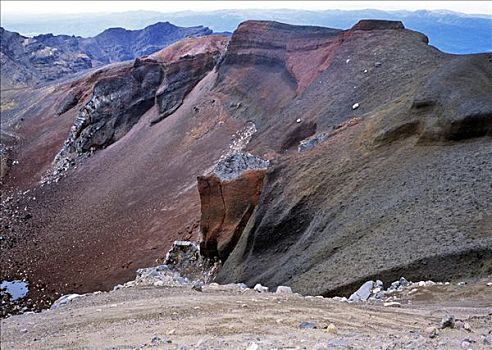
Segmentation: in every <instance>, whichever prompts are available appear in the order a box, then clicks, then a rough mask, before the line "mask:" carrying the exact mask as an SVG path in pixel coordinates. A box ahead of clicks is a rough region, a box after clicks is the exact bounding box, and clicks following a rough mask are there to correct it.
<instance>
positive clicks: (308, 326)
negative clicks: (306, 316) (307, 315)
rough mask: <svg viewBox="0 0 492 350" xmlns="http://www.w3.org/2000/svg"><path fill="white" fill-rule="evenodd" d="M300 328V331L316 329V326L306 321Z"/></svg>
mask: <svg viewBox="0 0 492 350" xmlns="http://www.w3.org/2000/svg"><path fill="white" fill-rule="evenodd" d="M299 328H300V329H315V328H316V325H315V324H314V323H312V322H307V321H304V322H301V323H300V324H299Z"/></svg>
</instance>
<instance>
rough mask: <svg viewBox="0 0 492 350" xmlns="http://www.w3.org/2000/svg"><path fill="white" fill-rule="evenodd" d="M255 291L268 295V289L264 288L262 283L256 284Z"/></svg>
mask: <svg viewBox="0 0 492 350" xmlns="http://www.w3.org/2000/svg"><path fill="white" fill-rule="evenodd" d="M253 289H254V290H256V291H257V292H258V293H267V292H268V287H264V286H262V285H261V284H260V283H258V284H256V286H255V287H254V288H253Z"/></svg>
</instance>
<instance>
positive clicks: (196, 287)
mask: <svg viewBox="0 0 492 350" xmlns="http://www.w3.org/2000/svg"><path fill="white" fill-rule="evenodd" d="M191 289H193V290H196V291H197V292H201V291H203V289H202V286H201V285H200V284H194V285H193V287H191Z"/></svg>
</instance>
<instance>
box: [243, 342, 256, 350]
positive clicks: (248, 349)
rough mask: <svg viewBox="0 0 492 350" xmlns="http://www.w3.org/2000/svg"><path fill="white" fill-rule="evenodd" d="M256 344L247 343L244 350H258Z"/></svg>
mask: <svg viewBox="0 0 492 350" xmlns="http://www.w3.org/2000/svg"><path fill="white" fill-rule="evenodd" d="M258 348H259V347H258V344H256V343H249V344H248V346H247V347H246V350H258Z"/></svg>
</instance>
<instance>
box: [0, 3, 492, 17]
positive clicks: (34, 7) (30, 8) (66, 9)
mask: <svg viewBox="0 0 492 350" xmlns="http://www.w3.org/2000/svg"><path fill="white" fill-rule="evenodd" d="M279 8H284V9H285V8H290V9H304V10H328V9H340V10H356V9H366V8H373V9H381V10H420V9H424V10H451V11H457V12H463V13H476V14H478V13H479V14H489V15H492V2H491V1H11V0H1V12H2V17H3V16H11V15H19V14H24V15H32V14H46V13H83V12H124V11H133V10H150V11H160V12H177V11H186V10H193V11H213V10H220V9H279Z"/></svg>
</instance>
